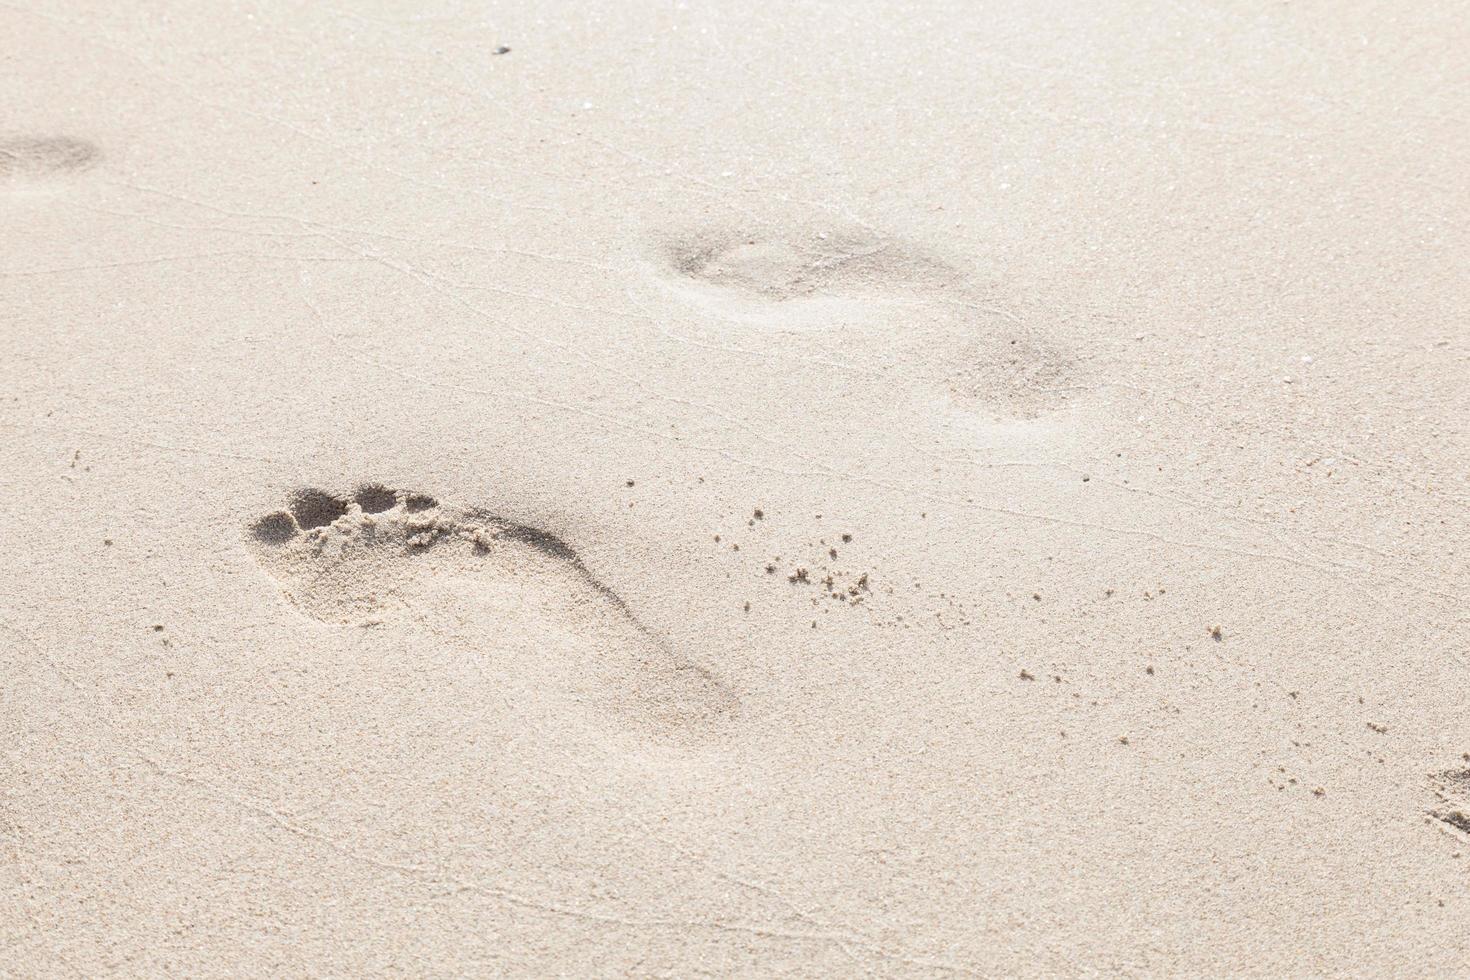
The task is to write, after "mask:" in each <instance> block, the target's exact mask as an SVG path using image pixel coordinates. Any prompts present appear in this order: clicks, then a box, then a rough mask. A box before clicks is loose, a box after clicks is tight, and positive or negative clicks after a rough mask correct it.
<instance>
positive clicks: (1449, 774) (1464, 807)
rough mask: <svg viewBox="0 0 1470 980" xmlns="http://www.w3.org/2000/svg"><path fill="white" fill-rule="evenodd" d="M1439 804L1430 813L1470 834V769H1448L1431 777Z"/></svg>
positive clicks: (1435, 817) (1447, 824)
mask: <svg viewBox="0 0 1470 980" xmlns="http://www.w3.org/2000/svg"><path fill="white" fill-rule="evenodd" d="M1429 782H1430V786H1431V787H1432V788H1433V790H1434V795H1435V796H1437V797H1438V798H1439V805H1438V806H1436V807H1435V808H1434V809H1433V810H1430V811H1429V815H1430V816H1431V817H1433V818H1434V819H1436V820H1438V821H1440V822H1441V823H1443V824H1444V825H1445V826H1446V827H1452V828H1454V829H1455V830H1458V831H1459V832H1460V833H1462V834H1466V835H1470V769H1446V770H1445V771H1443V772H1439V773H1435V774H1434V775H1433V776H1431V777H1430V780H1429Z"/></svg>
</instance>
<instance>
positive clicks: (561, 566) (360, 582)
mask: <svg viewBox="0 0 1470 980" xmlns="http://www.w3.org/2000/svg"><path fill="white" fill-rule="evenodd" d="M248 544H249V546H250V549H251V552H252V554H253V555H254V556H255V558H256V560H257V561H258V562H259V563H260V565H261V566H262V567H263V568H264V569H265V570H266V571H268V572H269V573H270V574H271V575H272V576H274V578H275V579H276V581H277V582H278V583H279V584H280V587H281V590H282V592H283V593H284V594H285V596H286V598H287V599H288V600H289V601H290V602H291V603H292V604H293V605H294V606H296V608H298V609H299V610H301V611H302V612H303V613H305V614H306V615H308V616H310V617H312V618H314V619H317V620H320V621H321V622H324V623H334V624H342V625H357V626H364V627H367V626H375V625H381V624H402V625H407V626H414V627H419V628H422V629H424V630H425V631H426V632H428V633H429V634H430V635H431V637H432V638H433V639H434V640H435V641H442V642H443V643H445V644H447V645H450V646H457V647H459V648H461V649H462V650H464V651H465V652H466V653H467V654H468V655H470V656H472V657H480V656H483V657H487V658H492V659H493V658H495V657H496V655H497V652H498V648H499V647H501V646H503V644H497V636H498V635H503V634H504V631H506V630H522V631H525V630H530V631H540V634H539V635H545V636H546V637H547V643H546V644H545V648H546V649H547V650H556V651H560V654H559V656H561V657H562V659H564V660H566V661H568V662H565V663H560V664H553V665H549V666H548V665H547V664H544V663H542V664H536V665H533V666H534V667H535V670H536V671H537V673H538V676H554V677H555V678H557V679H558V680H557V682H558V683H561V684H563V686H565V687H566V691H564V692H563V693H564V694H567V695H568V697H570V698H572V699H573V700H576V701H578V702H582V703H598V704H600V705H601V706H602V707H604V708H610V709H613V710H615V711H619V712H623V713H625V714H627V715H630V716H633V717H635V718H637V719H639V720H641V721H642V722H645V723H647V724H649V725H652V726H655V727H668V726H679V727H687V726H690V725H708V724H711V723H714V722H716V721H718V720H719V719H720V718H721V717H722V716H726V715H729V714H730V713H732V712H733V711H734V709H735V706H736V701H735V698H734V696H733V695H732V694H731V693H730V691H729V689H728V688H727V686H726V685H725V684H723V683H722V682H721V681H720V680H718V679H717V678H716V677H715V676H714V675H713V674H712V673H711V672H710V671H708V670H707V669H705V668H704V667H701V666H699V665H698V664H696V663H694V662H693V661H691V660H689V659H688V658H687V657H684V656H682V655H680V654H678V653H676V652H675V651H674V650H672V649H671V647H670V645H669V643H668V642H667V641H666V640H665V639H664V638H663V637H662V636H660V635H659V634H658V633H657V632H656V631H654V630H652V629H650V628H649V627H648V626H647V625H646V624H644V623H643V622H642V621H641V620H640V619H639V618H638V616H637V615H636V614H635V613H634V611H633V610H632V609H631V608H630V607H629V605H628V603H627V602H626V601H625V600H624V599H623V598H622V597H621V596H620V595H618V594H617V593H616V592H615V591H614V590H613V589H611V588H609V587H608V586H607V585H606V584H604V583H603V582H601V581H600V580H599V579H598V578H597V576H596V575H594V574H593V572H592V571H591V570H590V569H589V568H588V567H587V565H586V563H585V562H583V561H582V559H581V557H580V556H579V555H578V554H577V553H576V551H575V550H573V549H572V548H571V546H570V545H568V544H567V543H566V542H565V541H563V540H562V539H561V538H559V537H557V536H556V535H555V534H553V533H551V532H549V531H545V530H543V529H541V528H536V527H532V526H530V525H527V524H522V523H519V522H516V521H512V520H509V519H507V518H504V517H499V516H496V515H494V514H491V513H490V512H488V511H485V510H482V509H478V508H465V507H456V506H451V505H448V504H444V503H441V502H440V501H438V500H436V499H435V498H434V497H432V496H430V495H428V494H424V493H417V492H411V491H402V490H393V489H389V488H387V487H384V486H381V485H377V484H373V485H367V486H362V487H359V488H358V489H357V491H356V492H355V493H354V494H353V495H351V497H350V498H349V497H345V496H338V495H336V494H333V493H329V492H327V491H325V490H319V489H315V488H307V489H303V490H299V491H297V492H296V493H295V494H294V495H292V497H291V499H290V501H289V504H288V506H287V507H286V508H284V509H282V510H278V511H274V512H272V513H270V514H266V515H265V516H263V517H261V518H259V519H258V520H256V521H255V522H254V523H253V524H252V525H251V526H250V529H249V537H248ZM520 635H522V636H523V635H524V634H520ZM535 635H538V634H536V633H534V632H533V636H535ZM495 666H496V668H497V669H510V670H512V671H513V670H514V665H505V664H496V665H495ZM548 670H550V671H551V673H549V674H548V673H547V671H548Z"/></svg>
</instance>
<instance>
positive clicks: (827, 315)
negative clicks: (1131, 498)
mask: <svg viewBox="0 0 1470 980" xmlns="http://www.w3.org/2000/svg"><path fill="white" fill-rule="evenodd" d="M807 227H810V228H817V227H820V228H822V229H823V230H797V228H796V227H794V226H791V225H788V224H783V223H782V222H780V221H776V220H772V221H768V222H763V223H762V222H756V223H754V224H752V225H750V226H746V227H739V228H727V229H720V228H711V229H704V230H696V231H690V232H684V233H674V234H667V235H665V236H663V237H662V238H660V239H657V240H656V241H655V242H654V244H653V247H652V249H651V254H650V255H649V257H648V259H647V260H646V262H645V267H646V269H647V271H648V273H649V278H650V281H651V282H653V283H655V284H656V285H657V286H658V287H659V288H660V289H661V290H662V291H663V293H664V294H665V296H667V297H669V298H672V299H674V300H675V301H677V302H678V303H680V304H682V305H683V306H685V307H687V308H690V309H692V310H694V311H696V312H698V313H701V314H703V315H705V316H708V317H710V318H712V319H716V320H720V321H724V322H726V323H733V324H737V325H740V326H746V327H752V328H756V329H765V330H778V331H798V332H811V331H834V330H840V329H844V328H851V329H856V330H860V331H863V332H865V333H868V334H884V333H886V334H889V335H891V336H892V338H893V341H894V345H895V350H894V351H893V352H892V355H891V356H890V357H889V358H888V360H889V361H891V362H903V363H905V364H909V365H912V366H913V367H914V368H915V369H916V370H917V371H918V373H919V374H920V375H921V377H922V379H923V380H924V381H927V382H928V383H929V385H930V386H931V389H930V390H939V391H942V392H943V393H944V394H945V395H947V396H948V397H949V398H950V399H951V400H952V401H953V402H954V404H955V405H956V406H958V407H960V408H962V409H967V408H971V407H978V408H982V409H984V410H985V412H986V414H990V415H994V416H1001V417H1006V418H1011V419H1020V420H1027V419H1033V418H1037V417H1038V416H1041V415H1043V414H1046V413H1048V412H1051V411H1053V410H1055V409H1057V408H1060V407H1062V405H1063V404H1064V403H1065V402H1066V399H1067V391H1068V390H1069V389H1071V388H1073V387H1075V382H1076V379H1075V377H1074V375H1075V373H1076V369H1077V362H1076V359H1075V358H1072V357H1069V356H1067V355H1066V353H1065V352H1064V351H1063V349H1062V348H1061V347H1060V346H1059V345H1058V344H1057V343H1056V342H1055V341H1054V340H1052V339H1050V338H1049V337H1048V336H1047V332H1046V331H1045V330H1039V329H1034V328H1028V326H1027V325H1026V324H1024V323H1023V322H1021V321H1020V318H1018V317H1016V316H1014V315H1005V314H1001V313H999V312H997V310H996V309H995V307H994V305H993V300H992V298H991V297H987V296H985V295H982V294H981V292H980V291H979V290H976V289H975V288H974V287H973V285H972V284H971V283H969V282H968V280H967V278H966V276H965V275H964V274H963V273H962V272H961V270H959V269H958V268H956V267H955V266H954V265H952V264H951V263H950V262H948V261H946V260H944V259H942V258H940V257H939V256H938V255H936V254H934V253H932V252H930V251H929V250H927V249H925V248H924V247H922V246H920V245H918V244H916V243H913V242H909V241H905V240H903V239H900V238H897V237H890V236H883V235H880V234H878V233H876V232H874V231H871V230H869V229H865V228H860V227H857V226H846V227H833V226H831V225H830V224H826V223H823V224H818V223H816V222H808V223H807Z"/></svg>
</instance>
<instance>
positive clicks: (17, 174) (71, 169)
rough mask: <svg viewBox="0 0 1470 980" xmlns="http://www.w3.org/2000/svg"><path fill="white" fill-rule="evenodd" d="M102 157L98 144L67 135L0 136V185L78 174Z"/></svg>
mask: <svg viewBox="0 0 1470 980" xmlns="http://www.w3.org/2000/svg"><path fill="white" fill-rule="evenodd" d="M101 158H102V153H101V151H100V150H98V149H97V147H96V146H95V145H94V144H92V143H88V142H86V141H85V140H78V139H72V138H70V137H67V136H10V137H0V184H11V185H24V184H37V183H43V182H46V181H50V180H54V179H57V178H61V177H66V176H69V175H71V174H75V173H80V172H81V171H83V170H87V169H89V168H91V167H93V166H95V165H96V163H97V161H98V160H100V159H101Z"/></svg>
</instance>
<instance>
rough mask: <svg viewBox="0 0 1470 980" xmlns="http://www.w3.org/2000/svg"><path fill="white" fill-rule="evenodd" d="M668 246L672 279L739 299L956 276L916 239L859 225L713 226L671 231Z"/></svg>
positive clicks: (933, 283)
mask: <svg viewBox="0 0 1470 980" xmlns="http://www.w3.org/2000/svg"><path fill="white" fill-rule="evenodd" d="M660 249H661V251H662V254H663V261H664V264H665V266H666V269H667V271H668V272H669V273H670V274H671V278H672V279H674V280H676V281H677V280H679V279H682V280H684V281H685V283H686V284H691V285H693V286H695V287H703V288H710V287H713V288H715V289H719V290H724V291H727V292H728V293H731V294H733V297H731V298H735V299H737V300H738V298H740V297H742V296H743V297H745V298H747V299H751V298H757V299H761V300H765V301H768V302H789V301H791V300H796V299H802V298H807V297H812V296H815V295H817V294H821V293H825V294H832V293H852V292H870V291H888V292H895V293H903V292H910V291H913V290H922V289H926V288H930V289H932V288H941V287H943V286H944V285H946V284H948V283H949V282H951V281H952V280H954V278H955V272H954V270H952V269H950V268H949V267H948V266H946V265H945V264H944V263H942V262H940V261H939V260H938V259H937V258H934V257H932V256H929V255H926V254H924V253H923V251H922V250H921V249H919V248H917V247H916V246H914V245H911V244H908V243H904V242H901V241H897V240H891V239H882V238H879V237H878V236H876V235H874V234H872V233H871V232H868V231H864V230H860V229H854V228H849V229H842V230H828V231H810V232H802V233H797V234H782V233H781V232H779V231H772V230H769V229H743V230H741V229H728V230H720V231H716V230H705V231H699V232H693V233H689V234H684V235H675V236H671V237H669V238H668V239H666V240H665V241H664V242H663V243H662V244H661V246H660Z"/></svg>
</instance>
